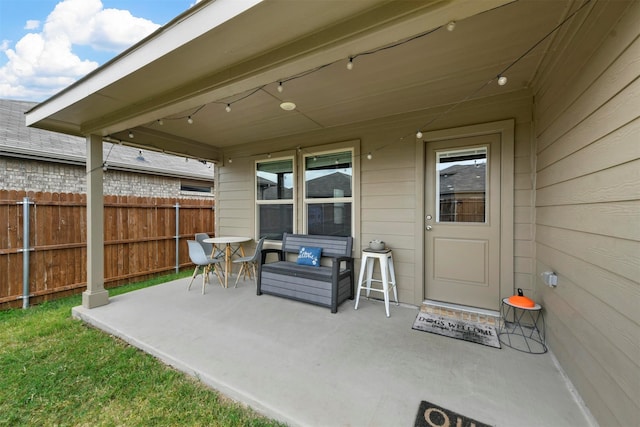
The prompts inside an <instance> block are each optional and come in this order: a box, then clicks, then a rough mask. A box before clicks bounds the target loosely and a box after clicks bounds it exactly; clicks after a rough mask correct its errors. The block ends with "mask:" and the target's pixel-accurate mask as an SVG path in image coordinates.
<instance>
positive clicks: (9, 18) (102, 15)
mask: <svg viewBox="0 0 640 427" xmlns="http://www.w3.org/2000/svg"><path fill="white" fill-rule="evenodd" d="M197 1H199V0H0V98H4V99H18V100H24V101H42V100H44V99H46V98H48V97H49V96H51V95H53V94H55V93H57V92H59V91H60V90H62V89H64V88H65V87H66V86H68V85H70V84H71V83H73V82H74V81H76V80H78V79H79V78H81V77H82V76H84V75H86V74H88V73H89V72H91V71H93V70H94V69H95V68H97V67H98V66H100V65H102V64H104V63H105V62H107V61H108V60H110V59H112V58H113V57H115V56H116V55H117V54H119V53H120V52H122V51H123V50H125V49H126V48H128V47H129V46H132V45H133V44H135V43H136V42H138V41H140V40H141V39H143V38H144V37H146V36H147V35H149V34H150V33H152V32H153V31H155V30H156V29H157V28H158V27H160V26H162V25H164V24H166V23H167V22H169V21H170V20H171V19H173V18H174V17H176V16H177V15H179V14H180V13H182V12H184V11H185V10H187V9H188V8H189V7H191V6H192V5H193V4H195V3H196V2H197Z"/></svg>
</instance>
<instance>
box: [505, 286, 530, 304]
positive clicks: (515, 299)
mask: <svg viewBox="0 0 640 427" xmlns="http://www.w3.org/2000/svg"><path fill="white" fill-rule="evenodd" d="M509 304H511V305H517V306H518V307H527V308H531V307H534V306H535V305H536V303H535V302H534V301H533V300H532V299H531V298H529V297H525V296H524V294H523V292H522V289H520V288H518V295H514V296H512V297H509Z"/></svg>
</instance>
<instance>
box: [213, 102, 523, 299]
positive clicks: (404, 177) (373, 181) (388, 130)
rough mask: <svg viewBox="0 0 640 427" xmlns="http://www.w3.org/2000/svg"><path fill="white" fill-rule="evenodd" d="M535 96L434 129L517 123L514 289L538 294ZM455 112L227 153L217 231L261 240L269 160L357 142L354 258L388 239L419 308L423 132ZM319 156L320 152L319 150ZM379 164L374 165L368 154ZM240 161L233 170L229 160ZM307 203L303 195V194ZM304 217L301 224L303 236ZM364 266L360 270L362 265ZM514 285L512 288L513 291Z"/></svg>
mask: <svg viewBox="0 0 640 427" xmlns="http://www.w3.org/2000/svg"><path fill="white" fill-rule="evenodd" d="M531 105H532V97H531V93H530V92H529V91H527V90H522V91H516V92H511V93H505V94H502V95H499V96H493V97H488V98H484V99H479V100H474V101H470V102H467V103H465V104H461V105H459V106H457V107H456V108H455V109H454V110H453V111H451V112H449V113H448V114H445V115H442V116H441V117H440V118H439V120H437V121H436V122H434V123H433V124H432V125H431V126H430V128H429V129H423V131H427V130H435V129H446V128H454V127H460V126H466V125H472V124H478V123H486V122H494V121H500V120H506V119H514V120H515V147H514V150H515V159H505V161H509V162H514V168H515V171H514V179H515V180H516V181H517V183H518V184H517V187H516V189H515V192H514V198H515V204H516V208H515V209H516V210H515V217H516V219H515V221H516V224H515V230H516V233H515V241H514V246H515V253H514V255H515V257H516V260H517V261H516V262H515V263H514V264H515V270H514V272H515V277H514V281H513V283H515V284H517V285H518V286H520V287H523V288H526V289H533V285H532V283H533V279H532V271H533V269H534V258H533V243H534V241H533V184H532V183H533V175H532V173H533V168H532V145H531V135H532V131H531V129H532V123H531V116H532V110H531ZM447 109H449V107H442V108H440V109H434V110H430V111H419V112H416V113H412V114H408V115H403V116H401V117H400V116H394V117H388V118H383V119H380V120H376V121H371V122H366V123H362V124H358V125H353V126H345V127H339V128H331V129H324V130H321V131H318V132H313V133H309V134H305V135H303V136H298V137H294V138H282V139H278V140H268V141H261V142H260V143H258V144H252V145H247V146H245V147H235V148H234V149H233V151H228V152H226V153H225V159H226V160H225V163H224V165H219V167H217V168H216V170H217V171H218V176H217V180H216V182H217V183H218V184H219V187H218V188H219V191H218V193H217V195H216V209H217V217H216V225H217V226H218V227H219V230H218V232H219V233H222V234H242V235H251V236H253V234H254V223H255V207H254V194H253V185H254V183H253V179H254V178H253V176H254V172H253V168H254V162H255V160H257V159H265V158H266V155H267V153H272V155H273V156H274V157H276V156H282V155H287V154H294V153H295V148H296V147H298V146H300V147H301V148H302V150H303V151H304V150H307V149H308V147H320V148H321V147H323V146H332V145H333V144H335V143H341V142H347V141H353V142H352V143H353V144H354V145H359V153H361V155H360V158H359V163H360V164H359V166H358V167H357V168H356V169H355V173H356V174H359V178H360V185H359V191H360V193H359V194H360V197H359V198H358V200H357V201H356V203H357V208H356V210H355V211H354V215H355V216H356V218H355V224H356V226H355V229H354V238H355V241H354V256H355V257H356V259H358V260H359V258H360V251H361V249H363V248H365V247H366V246H367V245H368V242H369V241H370V240H372V239H381V240H384V241H385V242H387V244H388V246H389V247H391V248H393V256H394V264H395V267H396V278H397V282H398V289H399V299H400V300H401V301H402V302H405V303H409V304H415V305H419V304H420V303H421V302H422V301H423V299H424V281H423V265H424V259H423V251H422V247H423V239H424V236H423V233H424V222H423V218H422V214H419V213H418V212H420V211H422V210H423V206H421V204H422V203H423V199H424V197H423V195H422V194H417V192H418V190H417V188H418V187H419V186H418V185H417V182H416V175H417V173H416V145H417V144H416V139H415V136H414V134H413V133H414V132H415V130H416V129H417V128H418V127H419V126H421V125H422V124H424V123H425V122H427V121H428V120H429V119H430V118H432V117H434V116H435V115H438V114H440V113H441V112H442V111H445V110H447ZM316 149H318V148H316ZM369 152H371V153H372V159H371V160H369V159H367V157H366V155H367V153H369ZM229 158H231V159H232V162H231V163H229V162H228V159H229ZM298 197H300V195H298ZM301 214H302V212H301V211H300V210H298V212H297V215H298V218H297V224H298V226H299V229H298V230H301V228H300V227H301V218H300V215H301ZM356 267H357V268H358V267H359V263H357V265H356ZM510 285H511V284H510Z"/></svg>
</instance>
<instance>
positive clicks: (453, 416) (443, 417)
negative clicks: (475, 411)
mask: <svg viewBox="0 0 640 427" xmlns="http://www.w3.org/2000/svg"><path fill="white" fill-rule="evenodd" d="M432 426H451V427H453V426H456V427H472V426H473V427H491V426H490V425H489V424H485V423H481V422H480V421H476V420H474V419H471V418H469V417H465V416H464V415H460V414H457V413H455V412H453V411H450V410H448V409H444V408H443V407H440V406H438V405H434V404H433V403H429V402H427V401H424V400H423V401H422V402H421V403H420V407H419V408H418V415H416V423H415V427H432Z"/></svg>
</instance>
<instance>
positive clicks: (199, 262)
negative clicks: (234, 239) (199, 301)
mask: <svg viewBox="0 0 640 427" xmlns="http://www.w3.org/2000/svg"><path fill="white" fill-rule="evenodd" d="M187 244H188V245H189V258H190V259H191V262H193V263H194V264H195V265H196V268H195V270H193V276H191V281H190V282H189V287H188V288H187V290H190V289H191V284H192V283H193V280H194V279H195V278H196V276H197V275H198V270H200V268H202V295H204V287H205V285H206V283H207V280H208V277H209V269H210V268H211V267H213V268H214V272H215V274H216V277H217V278H218V282H220V286H223V285H222V279H221V278H220V273H219V271H218V269H217V268H215V265H214V264H219V263H221V262H222V259H220V258H211V257H210V256H207V254H206V253H205V251H204V248H203V247H202V245H201V244H200V243H199V242H197V241H195V240H188V241H187Z"/></svg>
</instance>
